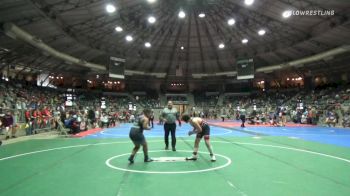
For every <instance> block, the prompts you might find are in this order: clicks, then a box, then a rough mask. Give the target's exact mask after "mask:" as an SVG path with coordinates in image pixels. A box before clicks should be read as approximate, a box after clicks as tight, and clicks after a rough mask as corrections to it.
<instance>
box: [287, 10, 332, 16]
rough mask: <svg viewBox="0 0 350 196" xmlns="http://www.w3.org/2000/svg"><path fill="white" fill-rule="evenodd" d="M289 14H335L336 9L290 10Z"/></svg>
mask: <svg viewBox="0 0 350 196" xmlns="http://www.w3.org/2000/svg"><path fill="white" fill-rule="evenodd" d="M286 14H287V15H293V16H333V15H334V14H335V13H334V10H289V11H287V13H286Z"/></svg>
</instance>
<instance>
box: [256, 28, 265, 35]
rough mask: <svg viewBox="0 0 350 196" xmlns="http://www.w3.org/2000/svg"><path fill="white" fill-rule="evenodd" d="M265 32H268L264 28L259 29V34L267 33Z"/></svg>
mask: <svg viewBox="0 0 350 196" xmlns="http://www.w3.org/2000/svg"><path fill="white" fill-rule="evenodd" d="M265 33H266V31H265V30H264V29H260V30H259V31H258V34H259V35H265Z"/></svg>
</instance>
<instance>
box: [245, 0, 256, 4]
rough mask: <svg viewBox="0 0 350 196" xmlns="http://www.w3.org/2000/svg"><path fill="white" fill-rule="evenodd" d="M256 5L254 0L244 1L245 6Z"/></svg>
mask: <svg viewBox="0 0 350 196" xmlns="http://www.w3.org/2000/svg"><path fill="white" fill-rule="evenodd" d="M253 3H254V0H244V4H246V5H252V4H253Z"/></svg>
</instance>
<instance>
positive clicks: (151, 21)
mask: <svg viewBox="0 0 350 196" xmlns="http://www.w3.org/2000/svg"><path fill="white" fill-rule="evenodd" d="M148 22H149V23H151V24H153V23H155V22H156V18H155V17H154V16H150V17H148Z"/></svg>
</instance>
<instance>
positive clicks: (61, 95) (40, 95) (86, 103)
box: [0, 80, 350, 138]
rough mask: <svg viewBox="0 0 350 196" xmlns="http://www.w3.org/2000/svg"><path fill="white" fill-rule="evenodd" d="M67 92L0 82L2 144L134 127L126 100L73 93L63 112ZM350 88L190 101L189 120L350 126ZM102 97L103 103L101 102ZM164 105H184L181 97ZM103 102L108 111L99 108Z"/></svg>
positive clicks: (143, 100) (148, 101) (155, 103)
mask: <svg viewBox="0 0 350 196" xmlns="http://www.w3.org/2000/svg"><path fill="white" fill-rule="evenodd" d="M65 93H67V92H65V91H62V90H58V89H51V88H42V87H38V86H36V85H33V84H28V83H22V82H21V81H13V80H12V81H11V82H6V81H1V82H0V128H1V133H3V134H5V135H6V138H10V137H16V130H17V129H19V128H24V129H25V130H26V134H27V135H31V134H35V133H37V132H40V131H43V130H49V129H50V130H51V129H58V130H62V129H65V128H68V129H69V132H71V133H77V132H80V131H83V130H86V129H88V128H94V127H109V126H115V125H116V124H118V122H132V121H133V120H135V116H136V115H137V112H136V111H135V110H134V109H133V108H130V103H131V102H132V100H131V99H130V97H129V96H119V97H114V96H104V95H103V94H101V93H91V92H88V91H86V92H79V93H74V94H75V96H74V100H73V105H72V106H66V97H65ZM349 95H350V88H349V86H340V87H324V88H320V89H315V90H313V91H300V90H298V91H293V90H292V91H283V92H277V91H270V92H260V93H253V94H251V95H249V96H226V97H225V98H224V101H223V103H224V104H223V105H218V104H217V102H218V96H219V95H212V96H202V97H198V96H194V98H195V105H194V106H191V107H190V108H191V109H190V111H189V112H190V113H191V114H192V115H193V116H202V117H203V118H207V119H222V120H225V119H237V120H238V119H239V113H240V110H241V109H242V108H244V109H245V110H246V111H247V113H248V114H247V119H248V123H249V124H272V125H279V126H284V125H285V123H286V122H294V123H302V124H313V125H316V124H319V125H327V126H344V127H349V126H350V99H349ZM102 97H103V98H102ZM167 98H168V100H173V101H175V102H176V101H180V102H181V101H187V98H186V97H184V96H168V97H167ZM102 100H103V101H104V102H105V105H106V107H102V108H101V102H102ZM136 102H137V103H139V104H140V105H141V107H150V108H153V109H154V108H162V106H161V105H160V100H159V98H158V97H156V96H138V99H137V100H136Z"/></svg>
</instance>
